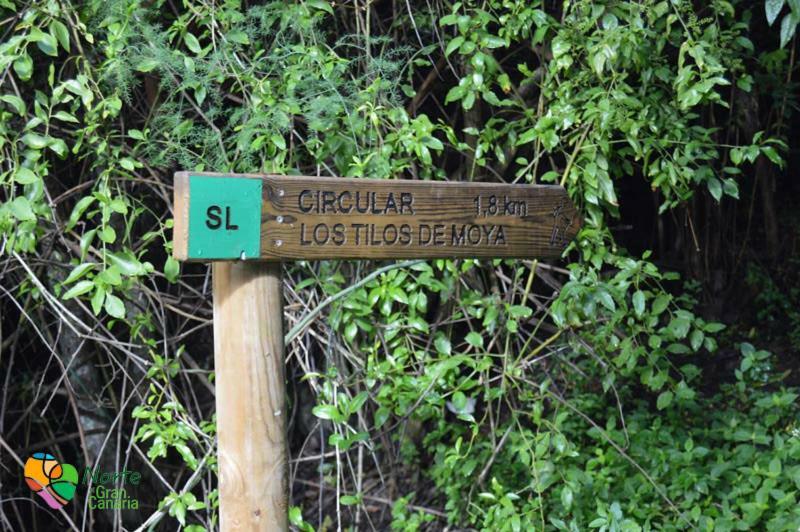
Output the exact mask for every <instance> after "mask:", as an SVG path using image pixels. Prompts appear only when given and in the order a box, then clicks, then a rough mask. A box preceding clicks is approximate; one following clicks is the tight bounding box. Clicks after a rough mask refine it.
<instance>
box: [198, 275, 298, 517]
mask: <svg viewBox="0 0 800 532" xmlns="http://www.w3.org/2000/svg"><path fill="white" fill-rule="evenodd" d="M213 276H214V278H213V286H214V352H215V355H214V365H215V367H216V392H217V434H218V442H219V448H218V451H219V453H218V454H219V479H220V480H219V502H220V504H219V508H220V528H221V530H223V531H228V530H248V531H250V530H253V531H256V530H263V531H269V532H273V531H278V532H279V531H284V530H287V529H288V523H287V496H288V485H287V482H288V479H287V463H286V452H287V451H286V424H285V419H286V411H285V393H284V386H285V383H284V360H283V359H284V346H283V302H282V298H283V295H282V290H281V264H280V263H266V262H215V263H214V265H213Z"/></svg>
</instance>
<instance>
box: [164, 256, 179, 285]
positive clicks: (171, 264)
mask: <svg viewBox="0 0 800 532" xmlns="http://www.w3.org/2000/svg"><path fill="white" fill-rule="evenodd" d="M179 272H180V265H179V264H178V261H177V260H175V258H174V257H173V256H172V255H169V256H167V261H166V262H165V263H164V277H166V278H167V281H169V282H171V283H174V282H175V281H177V280H178V273H179Z"/></svg>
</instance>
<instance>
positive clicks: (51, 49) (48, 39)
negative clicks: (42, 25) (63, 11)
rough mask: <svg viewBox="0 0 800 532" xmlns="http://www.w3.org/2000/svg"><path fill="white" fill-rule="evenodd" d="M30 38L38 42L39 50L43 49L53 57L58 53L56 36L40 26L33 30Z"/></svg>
mask: <svg viewBox="0 0 800 532" xmlns="http://www.w3.org/2000/svg"><path fill="white" fill-rule="evenodd" d="M29 38H30V40H32V41H34V42H35V43H36V46H38V47H39V50H41V51H43V52H44V53H46V54H47V55H49V56H52V57H55V56H57V55H58V42H57V41H56V38H55V37H53V36H52V35H50V34H49V33H45V32H43V31H42V30H40V29H38V28H34V29H32V30H31V33H30V37H29Z"/></svg>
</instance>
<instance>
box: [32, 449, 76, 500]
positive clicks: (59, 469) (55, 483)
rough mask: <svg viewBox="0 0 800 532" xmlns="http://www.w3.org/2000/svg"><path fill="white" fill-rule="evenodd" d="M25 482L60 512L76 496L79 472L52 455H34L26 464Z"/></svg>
mask: <svg viewBox="0 0 800 532" xmlns="http://www.w3.org/2000/svg"><path fill="white" fill-rule="evenodd" d="M25 482H27V483H28V487H29V488H30V489H32V490H33V491H34V492H36V494H37V495H38V496H39V497H41V498H42V499H44V500H45V502H46V503H47V505H48V506H49V507H50V508H53V509H54V510H58V509H59V508H61V507H62V506H64V505H65V504H67V503H68V502H69V501H71V500H72V497H74V496H75V486H76V485H77V484H78V470H77V469H75V467H73V466H71V465H70V464H62V463H60V462H59V461H58V460H56V457H55V456H53V455H52V454H48V453H34V454H33V456H31V457H30V458H28V460H27V461H26V462H25Z"/></svg>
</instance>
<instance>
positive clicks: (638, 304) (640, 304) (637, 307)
mask: <svg viewBox="0 0 800 532" xmlns="http://www.w3.org/2000/svg"><path fill="white" fill-rule="evenodd" d="M644 303H645V300H644V292H642V291H641V290H637V291H636V292H635V293H634V294H633V311H634V312H635V313H636V315H637V316H639V317H641V316H642V315H643V314H644Z"/></svg>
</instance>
